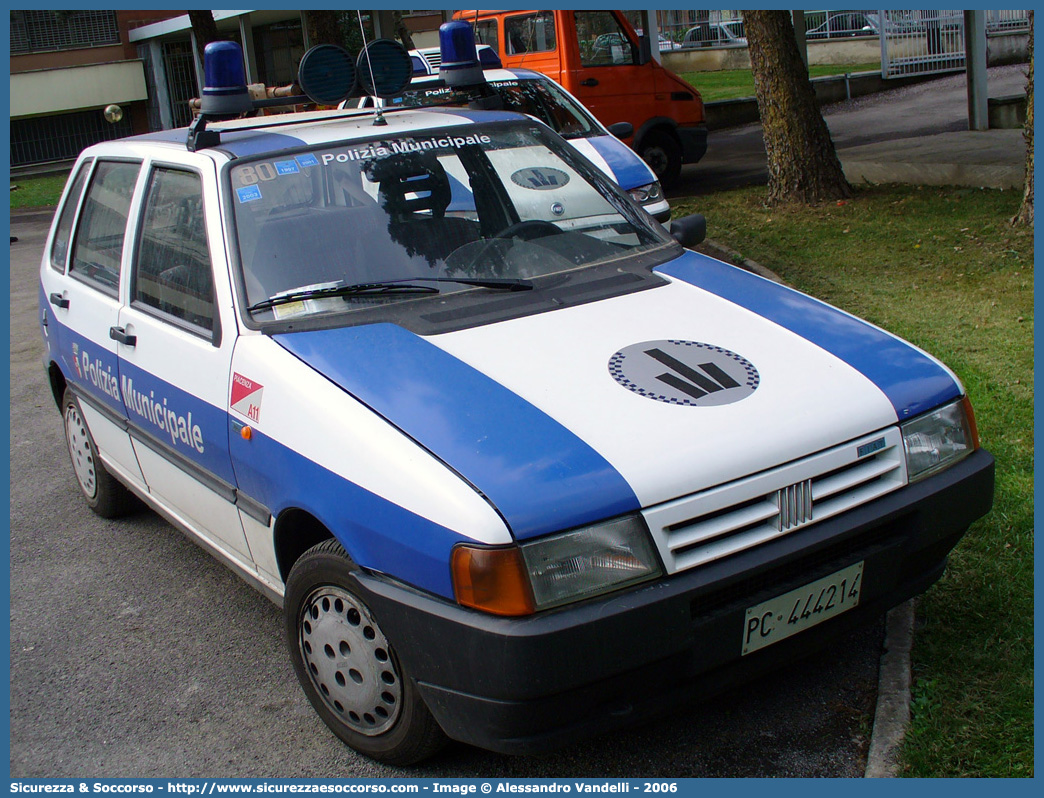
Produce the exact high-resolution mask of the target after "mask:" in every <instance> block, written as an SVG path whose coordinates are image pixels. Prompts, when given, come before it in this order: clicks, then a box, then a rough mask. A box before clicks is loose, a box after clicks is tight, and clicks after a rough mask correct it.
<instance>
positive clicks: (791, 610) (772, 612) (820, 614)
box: [742, 562, 863, 654]
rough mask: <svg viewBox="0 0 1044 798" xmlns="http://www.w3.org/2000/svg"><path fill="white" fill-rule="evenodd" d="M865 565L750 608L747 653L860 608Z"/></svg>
mask: <svg viewBox="0 0 1044 798" xmlns="http://www.w3.org/2000/svg"><path fill="white" fill-rule="evenodd" d="M862 589H863V563H862V562H857V563H856V564H855V565H850V566H848V567H847V568H842V569H841V570H840V571H836V572H834V573H832V574H830V575H829V576H824V577H823V578H822V579H817V580H816V581H815V582H810V583H809V584H807V585H805V586H804V587H799V588H797V589H796V590H791V591H790V592H789V593H784V594H783V595H782V596H776V597H775V598H773V599H769V600H768V601H763V602H761V603H760V604H755V605H754V606H753V607H748V608H747V613H746V615H745V616H744V619H743V651H742V654H750V653H751V652H753V651H757V650H758V649H761V648H764V647H765V646H770V645H772V644H773V643H778V642H779V641H780V640H785V639H786V638H788V637H790V636H791V635H794V634H797V633H798V632H803V631H804V630H805V629H808V628H809V627H810V626H815V625H816V624H817V623H822V622H823V621H825V620H827V619H829V618H833V617H834V616H835V615H840V614H841V613H842V612H847V611H848V610H850V609H853V608H854V607H856V606H858V605H859V594H860V593H861V592H862Z"/></svg>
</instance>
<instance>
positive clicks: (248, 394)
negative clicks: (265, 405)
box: [229, 372, 265, 422]
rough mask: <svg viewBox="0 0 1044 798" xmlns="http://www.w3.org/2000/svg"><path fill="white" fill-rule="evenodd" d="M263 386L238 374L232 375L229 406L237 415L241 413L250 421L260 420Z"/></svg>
mask: <svg viewBox="0 0 1044 798" xmlns="http://www.w3.org/2000/svg"><path fill="white" fill-rule="evenodd" d="M264 390H265V386H264V385H262V384H261V383H259V382H254V381H253V380H250V379H247V378H246V377H244V376H243V375H242V374H239V373H238V372H233V373H232V398H231V399H230V400H229V406H230V407H231V408H232V409H233V410H235V411H236V412H237V413H242V414H243V415H244V416H246V417H247V418H249V419H250V420H251V421H254V422H257V421H260V420H261V396H262V395H263V394H264Z"/></svg>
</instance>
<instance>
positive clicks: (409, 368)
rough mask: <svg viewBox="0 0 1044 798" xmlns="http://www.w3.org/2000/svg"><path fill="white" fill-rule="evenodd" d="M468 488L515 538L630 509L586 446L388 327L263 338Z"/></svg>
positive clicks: (629, 498) (475, 374)
mask: <svg viewBox="0 0 1044 798" xmlns="http://www.w3.org/2000/svg"><path fill="white" fill-rule="evenodd" d="M273 337H274V339H275V341H276V342H278V343H279V344H280V345H281V346H283V347H284V348H286V349H287V350H288V351H290V352H292V353H293V354H294V355H296V356H297V357H299V358H300V359H301V360H303V361H304V362H306V363H308V364H309V365H310V366H312V367H313V368H314V369H316V370H317V371H319V372H320V373H321V374H324V375H325V376H326V377H327V378H328V379H330V380H332V381H333V382H334V383H336V384H337V385H339V386H340V387H342V388H343V389H344V390H346V391H348V392H349V393H350V394H352V395H353V396H355V397H356V398H358V399H359V400H360V401H362V402H363V403H365V404H366V405H367V406H369V407H370V408H372V409H373V410H374V411H376V412H377V413H379V414H380V415H382V416H383V417H384V418H386V419H388V421H389V422H390V423H392V424H394V425H395V426H397V427H398V428H399V429H401V430H402V431H403V432H404V433H406V434H407V435H409V436H410V437H411V438H413V439H414V440H415V441H417V442H418V443H419V444H420V445H422V446H424V447H425V448H427V449H428V450H429V451H431V452H432V453H433V454H434V455H435V456H436V457H438V458H440V459H441V460H442V461H443V462H445V463H446V464H447V465H449V466H450V467H451V468H453V469H454V470H456V472H457V473H458V474H460V475H461V476H463V477H464V478H465V479H466V480H468V481H469V482H470V483H471V484H472V485H473V486H475V487H476V489H478V490H479V491H480V492H481V493H482V494H483V495H484V496H486V497H487V498H488V500H489V501H490V502H492V504H493V505H494V506H495V507H496V508H497V510H498V511H499V512H500V513H501V515H502V516H503V517H504V519H505V520H506V522H507V523H508V525H509V527H510V529H511V531H512V533H513V534H514V536H515V537H516V538H518V539H524V538H530V537H534V536H537V535H543V534H547V533H550V532H557V531H560V530H564V529H570V528H572V527H577V526H582V525H584V524H590V523H593V522H596V521H600V520H603V519H605V518H610V517H612V516H616V515H620V514H622V513H627V512H632V511H635V510H637V509H638V508H639V503H638V499H637V498H636V497H635V495H634V491H633V490H631V487H630V485H628V484H627V482H626V481H625V480H624V478H623V477H622V476H621V475H620V474H619V473H618V472H617V471H616V470H615V469H614V468H613V467H612V466H611V465H610V464H609V463H608V462H607V461H606V460H605V459H604V458H603V457H602V456H601V455H600V454H598V453H597V452H596V451H595V450H594V449H592V448H591V447H590V446H589V445H587V444H586V443H585V442H584V441H582V440H580V438H578V437H577V436H576V435H574V434H573V433H572V432H570V431H569V430H567V429H566V428H565V427H563V426H562V425H561V424H559V423H558V422H557V421H555V420H554V419H552V418H551V417H550V416H548V415H547V414H545V413H544V412H543V411H541V410H539V409H537V408H536V407H534V406H533V405H531V404H530V403H529V402H527V401H526V400H524V399H522V398H521V397H519V396H518V395H517V394H515V393H513V392H512V391H509V390H508V389H507V388H505V387H504V386H502V385H500V384H499V383H498V382H495V381H494V380H492V379H490V378H489V377H487V376H486V375H484V374H482V373H481V372H479V371H477V370H476V369H474V368H472V367H471V366H469V365H467V364H466V363H464V362H462V361H460V360H458V359H457V358H456V357H454V356H453V355H450V354H448V353H446V352H444V351H442V350H441V349H439V348H438V347H437V346H435V345H434V344H432V343H430V342H428V341H426V340H425V339H423V338H421V337H420V336H417V335H414V334H413V333H411V332H408V331H407V330H404V329H402V328H401V327H397V326H395V325H393V324H373V325H366V326H361V327H348V328H343V329H338V330H322V331H314V332H311V331H306V332H297V333H285V334H279V335H275V336H273Z"/></svg>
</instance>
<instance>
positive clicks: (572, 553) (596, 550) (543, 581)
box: [451, 515, 661, 615]
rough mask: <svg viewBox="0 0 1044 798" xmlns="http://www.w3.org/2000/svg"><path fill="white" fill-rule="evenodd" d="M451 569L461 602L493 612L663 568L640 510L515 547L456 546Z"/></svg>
mask: <svg viewBox="0 0 1044 798" xmlns="http://www.w3.org/2000/svg"><path fill="white" fill-rule="evenodd" d="M451 571H452V574H453V590H454V593H455V594H456V596H457V601H458V602H459V603H460V604H463V605H464V606H468V607H474V608H475V609H480V610H484V611H486V612H492V613H495V614H497V615H527V614H530V613H533V612H536V611H537V610H543V609H547V608H549V607H555V606H558V605H560V604H565V603H568V602H570V601H577V600H579V599H583V598H589V597H591V596H597V595H600V594H602V593H607V592H609V591H611V590H616V589H617V588H621V587H625V586H627V585H631V584H634V583H636V582H641V581H644V580H646V579H651V578H653V577H655V576H659V574H660V573H661V572H660V565H659V561H658V560H657V558H656V552H655V550H654V548H653V545H652V542H651V540H650V539H649V532H648V530H647V528H646V526H645V522H644V521H643V520H642V517H641V516H640V515H628V516H622V517H620V518H615V519H613V520H612V521H606V522H604V523H601V524H595V525H593V526H587V527H581V528H580V529H574V530H572V531H570V532H565V533H563V534H560V535H553V536H551V537H546V538H540V539H539V540H534V541H530V542H528V543H523V544H521V545H520V546H517V547H515V546H511V547H508V548H500V549H491V548H486V547H479V546H469V545H461V546H457V547H456V548H455V549H454V550H453V556H452V563H451Z"/></svg>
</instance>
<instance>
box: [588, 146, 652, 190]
mask: <svg viewBox="0 0 1044 798" xmlns="http://www.w3.org/2000/svg"><path fill="white" fill-rule="evenodd" d="M569 143H570V144H572V145H573V147H574V148H575V149H576V150H578V151H579V152H581V153H582V154H583V155H584V156H586V157H587V159H588V160H589V161H591V163H593V164H594V165H595V166H597V167H598V168H599V169H601V170H602V171H603V172H605V174H607V175H609V176H610V177H611V178H613V179H614V180H615V181H616V184H617V185H618V186H620V187H621V188H622V189H624V190H625V191H626V190H630V189H632V188H638V187H640V186H647V185H649V184H650V183H653V182H655V181H656V175H654V174H653V172H652V170H651V169H650V168H649V167H648V165H647V164H646V163H645V161H643V160H642V159H641V158H639V157H638V155H637V153H635V151H634V150H632V149H631V148H630V147H628V146H627V145H626V144H624V143H623V142H622V141H620V139H618V138H616V137H615V136H592V137H590V138H586V139H583V138H576V139H570V140H569Z"/></svg>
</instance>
